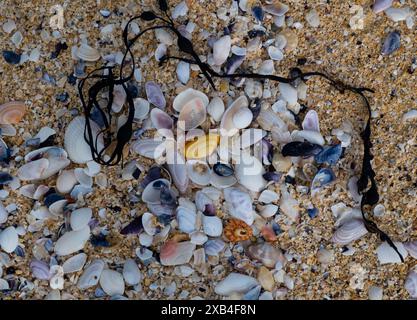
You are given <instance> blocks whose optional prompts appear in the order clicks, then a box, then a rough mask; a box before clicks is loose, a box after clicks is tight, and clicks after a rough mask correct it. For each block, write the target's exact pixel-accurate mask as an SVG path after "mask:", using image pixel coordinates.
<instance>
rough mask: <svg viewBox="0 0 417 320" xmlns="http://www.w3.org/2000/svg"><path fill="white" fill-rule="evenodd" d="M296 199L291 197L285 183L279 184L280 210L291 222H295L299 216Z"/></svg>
mask: <svg viewBox="0 0 417 320" xmlns="http://www.w3.org/2000/svg"><path fill="white" fill-rule="evenodd" d="M298 205H299V204H298V201H297V200H296V199H294V198H293V197H291V194H290V193H289V192H288V191H287V188H286V187H285V185H282V186H281V200H280V210H281V211H282V212H283V213H284V214H285V215H287V216H288V218H290V219H291V220H292V221H293V222H297V221H298V219H299V217H300V210H299V208H298Z"/></svg>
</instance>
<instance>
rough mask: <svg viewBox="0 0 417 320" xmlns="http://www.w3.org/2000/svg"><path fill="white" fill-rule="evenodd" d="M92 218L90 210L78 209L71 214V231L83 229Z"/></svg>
mask: <svg viewBox="0 0 417 320" xmlns="http://www.w3.org/2000/svg"><path fill="white" fill-rule="evenodd" d="M92 216H93V210H91V208H80V209H77V210H74V211H73V212H71V217H70V224H71V229H72V230H74V231H79V230H82V229H83V228H85V227H86V226H87V225H88V223H89V222H90V220H91V217H92Z"/></svg>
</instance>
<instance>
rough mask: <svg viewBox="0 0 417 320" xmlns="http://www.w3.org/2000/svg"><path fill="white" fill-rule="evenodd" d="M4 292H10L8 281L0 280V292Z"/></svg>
mask: <svg viewBox="0 0 417 320" xmlns="http://www.w3.org/2000/svg"><path fill="white" fill-rule="evenodd" d="M3 290H10V286H9V283H8V282H7V281H6V280H4V279H0V291H3Z"/></svg>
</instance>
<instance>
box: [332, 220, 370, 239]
mask: <svg viewBox="0 0 417 320" xmlns="http://www.w3.org/2000/svg"><path fill="white" fill-rule="evenodd" d="M367 233H368V230H366V228H365V225H364V224H363V221H362V220H360V219H351V220H349V221H346V222H345V223H343V224H342V225H341V226H340V227H339V228H338V229H337V230H336V231H335V232H334V234H333V237H332V241H333V242H334V243H336V244H340V245H347V244H349V243H351V242H352V241H355V240H358V239H360V238H362V237H363V236H364V235H365V234H367Z"/></svg>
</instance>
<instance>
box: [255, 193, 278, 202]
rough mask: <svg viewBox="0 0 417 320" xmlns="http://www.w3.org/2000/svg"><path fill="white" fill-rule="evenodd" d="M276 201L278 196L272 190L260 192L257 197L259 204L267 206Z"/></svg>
mask: <svg viewBox="0 0 417 320" xmlns="http://www.w3.org/2000/svg"><path fill="white" fill-rule="evenodd" d="M277 200H278V194H277V193H276V192H275V191H272V190H264V191H262V193H261V194H260V195H259V198H258V201H259V202H262V203H265V204H268V203H271V202H274V201H277Z"/></svg>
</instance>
